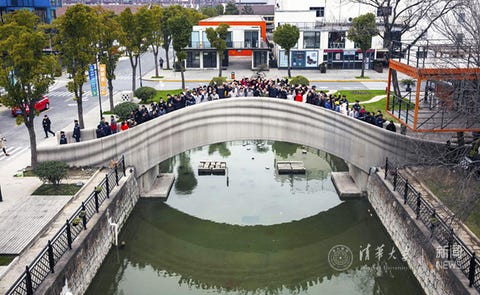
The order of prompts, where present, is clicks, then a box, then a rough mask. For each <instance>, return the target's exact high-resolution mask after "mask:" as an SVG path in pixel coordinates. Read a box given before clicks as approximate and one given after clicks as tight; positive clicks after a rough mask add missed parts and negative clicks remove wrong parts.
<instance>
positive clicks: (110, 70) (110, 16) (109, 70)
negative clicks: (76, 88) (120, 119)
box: [95, 6, 123, 112]
mask: <svg viewBox="0 0 480 295" xmlns="http://www.w3.org/2000/svg"><path fill="white" fill-rule="evenodd" d="M95 12H96V13H97V17H98V31H99V34H98V41H97V44H98V57H99V58H98V59H99V61H100V63H101V64H105V68H106V76H107V77H106V78H107V88H108V94H109V104H110V111H111V112H113V108H114V105H113V80H115V69H116V67H117V63H118V60H119V59H120V56H121V55H122V53H123V52H122V51H121V50H120V49H119V45H118V41H117V40H119V39H120V35H121V34H122V31H121V30H120V25H119V24H118V21H117V18H118V17H117V16H116V15H115V14H114V13H113V12H112V11H110V10H106V9H104V8H102V7H101V6H98V7H95ZM99 87H100V86H99ZM99 91H100V89H99Z"/></svg>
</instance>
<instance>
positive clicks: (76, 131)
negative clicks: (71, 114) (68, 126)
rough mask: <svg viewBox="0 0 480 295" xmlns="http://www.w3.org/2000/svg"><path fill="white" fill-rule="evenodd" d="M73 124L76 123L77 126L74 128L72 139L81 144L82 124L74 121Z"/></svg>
mask: <svg viewBox="0 0 480 295" xmlns="http://www.w3.org/2000/svg"><path fill="white" fill-rule="evenodd" d="M73 122H74V123H75V126H73V135H72V137H73V138H75V141H76V142H80V137H81V134H80V124H78V120H73Z"/></svg>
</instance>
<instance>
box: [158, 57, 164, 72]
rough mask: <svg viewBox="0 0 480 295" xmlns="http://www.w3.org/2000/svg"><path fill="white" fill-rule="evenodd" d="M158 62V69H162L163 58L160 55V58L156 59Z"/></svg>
mask: <svg viewBox="0 0 480 295" xmlns="http://www.w3.org/2000/svg"><path fill="white" fill-rule="evenodd" d="M158 62H159V63H160V69H162V70H163V58H161V57H160V59H159V60H158Z"/></svg>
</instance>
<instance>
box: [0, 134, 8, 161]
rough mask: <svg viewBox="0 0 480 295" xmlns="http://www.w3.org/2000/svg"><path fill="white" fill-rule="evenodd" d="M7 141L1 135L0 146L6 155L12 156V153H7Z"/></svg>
mask: <svg viewBox="0 0 480 295" xmlns="http://www.w3.org/2000/svg"><path fill="white" fill-rule="evenodd" d="M6 141H7V139H6V138H5V137H3V136H1V135H0V148H1V149H2V151H3V153H4V154H5V156H7V157H8V156H10V154H9V153H7V144H6V143H5V142H6Z"/></svg>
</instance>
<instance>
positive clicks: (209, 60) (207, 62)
mask: <svg viewBox="0 0 480 295" xmlns="http://www.w3.org/2000/svg"><path fill="white" fill-rule="evenodd" d="M203 67H204V68H216V67H217V52H216V51H207V52H204V53H203Z"/></svg>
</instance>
